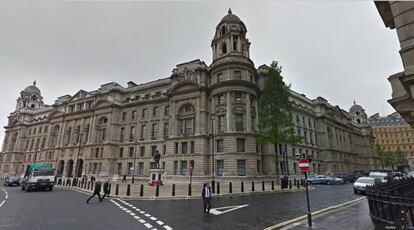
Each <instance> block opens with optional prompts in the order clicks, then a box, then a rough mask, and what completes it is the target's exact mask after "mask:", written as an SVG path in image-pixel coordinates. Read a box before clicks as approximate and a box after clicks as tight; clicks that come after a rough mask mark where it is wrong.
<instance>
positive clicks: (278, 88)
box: [258, 61, 301, 181]
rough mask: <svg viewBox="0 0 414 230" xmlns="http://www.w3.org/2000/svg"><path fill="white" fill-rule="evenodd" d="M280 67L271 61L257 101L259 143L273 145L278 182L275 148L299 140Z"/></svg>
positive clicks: (277, 160)
mask: <svg viewBox="0 0 414 230" xmlns="http://www.w3.org/2000/svg"><path fill="white" fill-rule="evenodd" d="M281 73H282V67H281V66H279V65H278V63H277V62H275V61H273V62H272V64H271V65H270V68H269V73H268V76H267V79H266V80H265V84H264V87H263V91H262V95H261V97H260V101H259V137H258V142H259V143H262V144H263V143H267V144H273V145H274V148H275V162H274V163H275V172H276V177H277V180H278V181H279V167H278V165H279V156H278V154H277V153H278V148H277V146H278V145H280V144H293V143H297V142H299V141H300V140H301V137H300V136H298V135H296V134H295V131H294V124H293V121H292V113H291V111H292V102H291V101H290V85H286V83H285V82H284V81H283V77H282V75H281Z"/></svg>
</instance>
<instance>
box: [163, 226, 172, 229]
mask: <svg viewBox="0 0 414 230" xmlns="http://www.w3.org/2000/svg"><path fill="white" fill-rule="evenodd" d="M164 228H165V229H167V230H171V229H172V228H171V227H170V226H168V225H164Z"/></svg>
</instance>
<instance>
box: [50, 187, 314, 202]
mask: <svg viewBox="0 0 414 230" xmlns="http://www.w3.org/2000/svg"><path fill="white" fill-rule="evenodd" d="M56 188H59V189H67V190H72V191H76V192H80V193H83V194H86V195H91V194H92V191H89V190H83V189H79V188H77V187H69V186H68V187H67V186H59V185H58V186H56ZM314 189H315V188H314V187H309V190H314ZM304 191H305V188H303V189H302V188H301V189H294V190H289V189H285V190H273V191H272V190H268V191H259V192H245V193H231V194H218V195H217V194H215V195H214V197H233V196H251V195H263V194H272V193H289V192H304ZM111 197H114V198H119V199H124V200H195V199H201V196H175V197H155V196H154V197H131V196H119V195H117V196H116V195H111Z"/></svg>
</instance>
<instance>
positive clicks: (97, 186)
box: [86, 180, 102, 204]
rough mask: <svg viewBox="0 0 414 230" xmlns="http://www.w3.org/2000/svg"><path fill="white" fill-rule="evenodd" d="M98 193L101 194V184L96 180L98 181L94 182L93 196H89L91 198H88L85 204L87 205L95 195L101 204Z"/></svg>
mask: <svg viewBox="0 0 414 230" xmlns="http://www.w3.org/2000/svg"><path fill="white" fill-rule="evenodd" d="M100 192H101V182H100V181H99V180H98V181H96V183H95V188H94V190H93V194H92V196H91V197H89V198H88V200H86V203H87V204H89V201H90V200H91V199H92V198H93V197H95V196H96V195H97V196H98V198H99V202H101V201H102V197H101V194H100Z"/></svg>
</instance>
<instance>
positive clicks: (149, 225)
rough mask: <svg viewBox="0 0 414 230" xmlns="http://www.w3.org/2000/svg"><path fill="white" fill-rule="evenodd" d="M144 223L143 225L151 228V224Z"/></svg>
mask: <svg viewBox="0 0 414 230" xmlns="http://www.w3.org/2000/svg"><path fill="white" fill-rule="evenodd" d="M144 225H145V227H147V228H152V225H151V224H149V223H146V224H144Z"/></svg>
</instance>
